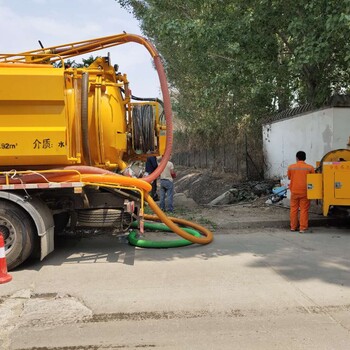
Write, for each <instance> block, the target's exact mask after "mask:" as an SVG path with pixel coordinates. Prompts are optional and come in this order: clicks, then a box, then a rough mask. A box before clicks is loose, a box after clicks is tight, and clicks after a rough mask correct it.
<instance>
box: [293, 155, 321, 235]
mask: <svg viewBox="0 0 350 350" xmlns="http://www.w3.org/2000/svg"><path fill="white" fill-rule="evenodd" d="M296 158H297V159H296V160H297V162H296V163H295V164H291V165H290V166H289V167H288V179H289V180H290V185H289V189H290V192H291V197H290V229H291V231H296V230H297V228H298V211H299V209H300V220H299V221H300V226H299V232H300V233H304V232H305V231H307V230H308V228H309V208H310V200H309V199H307V181H306V176H307V174H312V173H314V172H315V169H314V167H313V166H312V165H310V164H307V163H305V160H306V154H305V152H303V151H299V152H297V154H296Z"/></svg>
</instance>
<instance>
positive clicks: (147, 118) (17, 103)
mask: <svg viewBox="0 0 350 350" xmlns="http://www.w3.org/2000/svg"><path fill="white" fill-rule="evenodd" d="M0 76H1V85H0V118H1V119H0V120H1V124H0V157H1V164H2V166H3V167H8V168H12V167H16V169H18V170H20V169H27V168H28V166H30V167H32V168H41V169H45V168H50V167H57V166H67V165H89V166H94V167H98V168H104V169H110V170H114V169H119V170H123V169H124V168H125V167H126V166H127V163H128V162H129V161H130V160H133V159H137V158H142V155H144V156H145V155H146V154H148V153H156V154H162V152H163V151H164V142H165V140H164V137H162V136H161V135H160V132H157V130H158V131H159V130H160V129H161V128H162V126H161V124H160V120H159V104H158V103H156V102H152V101H148V102H133V103H131V102H130V101H131V95H130V90H129V83H128V81H127V77H126V75H122V74H120V73H119V72H116V71H115V69H114V67H113V66H112V65H111V64H110V62H109V57H98V58H97V59H96V60H95V61H94V62H93V63H92V64H91V65H90V66H89V67H86V68H65V67H64V64H63V63H62V64H61V67H57V66H53V65H52V64H30V63H24V64H23V63H13V62H11V63H6V62H5V63H0ZM139 115H142V117H143V118H142V123H143V125H142V127H143V132H142V134H141V135H140V134H139V132H138V129H139V125H138V123H140V118H138V116H139ZM133 116H134V118H133ZM145 123H146V124H147V125H144V124H145ZM145 127H146V128H145ZM162 141H164V142H163V144H162ZM160 147H161V148H162V149H160Z"/></svg>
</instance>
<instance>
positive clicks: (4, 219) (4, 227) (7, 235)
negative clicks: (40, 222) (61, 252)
mask: <svg viewBox="0 0 350 350" xmlns="http://www.w3.org/2000/svg"><path fill="white" fill-rule="evenodd" d="M0 232H1V233H2V235H3V237H4V241H5V251H6V262H7V269H8V270H12V269H14V268H15V267H16V266H18V265H20V264H21V263H22V262H24V261H25V260H26V259H28V257H29V256H30V255H31V253H32V251H33V248H34V239H35V229H34V223H33V221H32V220H31V218H30V216H29V215H28V214H27V213H26V211H24V210H23V209H22V208H21V207H19V206H18V205H16V204H14V203H12V202H9V201H4V200H0Z"/></svg>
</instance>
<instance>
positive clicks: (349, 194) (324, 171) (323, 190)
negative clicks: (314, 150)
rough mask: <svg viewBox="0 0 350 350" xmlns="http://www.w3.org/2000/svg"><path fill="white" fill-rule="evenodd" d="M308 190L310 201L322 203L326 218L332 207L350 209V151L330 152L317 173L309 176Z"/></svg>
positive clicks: (319, 165)
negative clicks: (314, 200)
mask: <svg viewBox="0 0 350 350" xmlns="http://www.w3.org/2000/svg"><path fill="white" fill-rule="evenodd" d="M307 188H308V190H307V196H308V198H309V199H316V200H320V201H321V203H322V210H323V215H324V216H327V215H328V212H329V208H330V207H331V206H334V207H339V206H341V207H349V209H350V150H348V149H338V150H334V151H331V152H328V153H327V154H326V155H325V156H324V157H323V158H322V160H321V161H320V162H319V164H318V166H317V173H316V174H308V175H307Z"/></svg>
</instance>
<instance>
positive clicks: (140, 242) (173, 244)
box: [128, 221, 200, 248]
mask: <svg viewBox="0 0 350 350" xmlns="http://www.w3.org/2000/svg"><path fill="white" fill-rule="evenodd" d="M137 226H138V222H137V221H134V222H133V223H132V225H131V227H137ZM144 227H145V228H146V229H149V230H157V231H166V232H172V230H171V229H170V228H169V227H168V226H166V225H164V224H160V223H150V222H145V223H144ZM183 230H184V231H186V232H187V233H189V234H191V235H193V236H196V237H200V234H199V232H198V231H196V230H193V229H191V228H189V227H184V228H183ZM128 241H129V243H130V244H131V245H134V246H136V247H142V248H177V247H184V246H187V245H190V244H193V242H191V241H188V240H187V239H183V238H182V239H176V240H171V241H151V240H146V239H143V238H140V237H138V236H137V231H135V230H132V231H131V232H130V233H129V235H128Z"/></svg>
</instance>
